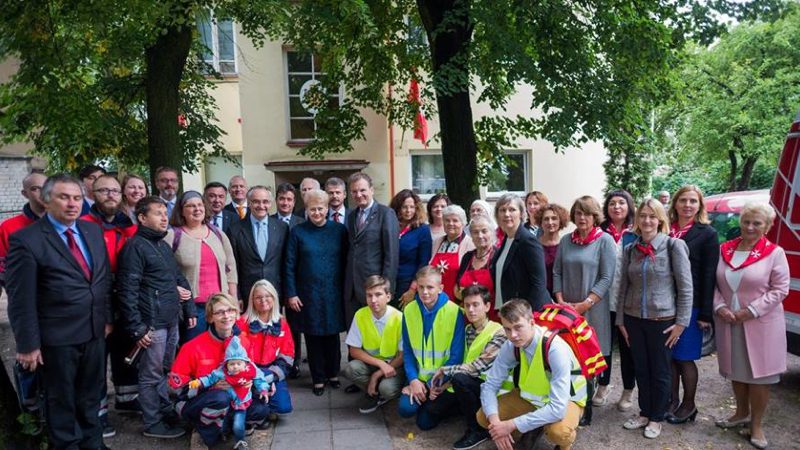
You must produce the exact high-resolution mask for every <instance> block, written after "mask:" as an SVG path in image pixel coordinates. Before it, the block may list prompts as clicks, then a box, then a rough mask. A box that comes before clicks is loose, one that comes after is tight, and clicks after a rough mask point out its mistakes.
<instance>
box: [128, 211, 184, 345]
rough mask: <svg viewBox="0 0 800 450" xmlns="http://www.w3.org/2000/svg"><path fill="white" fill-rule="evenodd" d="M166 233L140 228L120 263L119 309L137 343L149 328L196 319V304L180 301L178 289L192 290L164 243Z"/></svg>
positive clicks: (168, 325) (130, 334) (129, 332)
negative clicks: (182, 319)
mask: <svg viewBox="0 0 800 450" xmlns="http://www.w3.org/2000/svg"><path fill="white" fill-rule="evenodd" d="M165 235H166V233H161V232H158V231H156V230H153V229H152V228H147V227H145V226H141V225H140V226H139V229H138V230H137V231H136V234H135V235H133V237H132V238H131V239H129V240H128V242H127V243H125V246H124V247H122V251H121V252H120V254H119V259H118V260H117V298H118V302H119V304H118V305H117V307H118V308H119V312H120V319H121V321H122V324H123V327H124V328H125V331H126V332H127V334H128V335H129V336H130V337H131V338H133V339H134V340H138V339H139V338H141V337H142V336H144V335H145V333H147V330H148V328H149V327H151V326H152V327H153V328H154V329H156V330H158V329H162V328H167V327H170V326H173V325H175V324H176V323H177V321H178V317H179V315H180V312H181V309H183V317H184V318H191V317H197V313H196V311H195V307H194V302H192V301H185V302H181V301H180V297H179V296H178V289H177V286H180V287H182V288H185V289H191V287H190V286H189V282H188V281H187V280H186V277H184V276H183V273H181V271H180V269H179V268H178V263H177V262H176V261H175V256H173V254H172V249H171V248H170V247H169V245H167V243H166V242H164V241H163V238H164V236H165Z"/></svg>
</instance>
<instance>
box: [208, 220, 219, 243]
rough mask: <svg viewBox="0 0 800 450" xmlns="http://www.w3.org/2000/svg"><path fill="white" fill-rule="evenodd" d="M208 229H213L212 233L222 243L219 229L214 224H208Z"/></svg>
mask: <svg viewBox="0 0 800 450" xmlns="http://www.w3.org/2000/svg"><path fill="white" fill-rule="evenodd" d="M208 228H211V231H212V232H213V233H214V235H215V236H217V239H219V242H220V243H222V233H221V232H220V230H219V228H217V227H216V226H215V225H214V224H208Z"/></svg>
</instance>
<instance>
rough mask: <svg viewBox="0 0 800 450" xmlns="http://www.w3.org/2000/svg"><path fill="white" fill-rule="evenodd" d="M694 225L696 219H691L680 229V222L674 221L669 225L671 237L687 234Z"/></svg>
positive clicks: (681, 236)
mask: <svg viewBox="0 0 800 450" xmlns="http://www.w3.org/2000/svg"><path fill="white" fill-rule="evenodd" d="M693 225H694V220H691V221H689V223H687V224H686V225H685V226H684V227H683V228H680V229H678V222H672V225H670V226H669V237H673V238H675V239H681V238H683V237H684V236H686V233H688V232H689V230H690V229H691V228H692V226H693Z"/></svg>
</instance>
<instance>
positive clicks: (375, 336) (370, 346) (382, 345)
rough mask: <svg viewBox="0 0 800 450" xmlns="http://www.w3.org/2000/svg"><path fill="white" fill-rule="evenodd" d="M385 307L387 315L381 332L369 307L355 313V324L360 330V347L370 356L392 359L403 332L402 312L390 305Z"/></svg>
mask: <svg viewBox="0 0 800 450" xmlns="http://www.w3.org/2000/svg"><path fill="white" fill-rule="evenodd" d="M386 308H387V310H386V314H387V316H388V317H387V319H386V325H385V326H384V328H383V333H378V328H377V327H376V326H375V322H373V321H372V310H370V309H369V307H367V306H365V307H363V308H361V309H359V310H358V311H356V315H355V321H356V326H357V327H358V330H359V331H360V332H361V348H362V349H363V350H364V351H365V352H367V353H369V354H370V355H371V356H374V357H376V358H379V359H383V360H388V359H392V358H394V357H395V355H397V346H398V343H399V342H400V339H402V334H403V328H402V324H403V313H401V312H400V311H398V310H397V309H395V308H393V307H391V306H387V307H386Z"/></svg>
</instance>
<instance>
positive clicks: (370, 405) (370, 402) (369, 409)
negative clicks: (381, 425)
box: [358, 396, 389, 414]
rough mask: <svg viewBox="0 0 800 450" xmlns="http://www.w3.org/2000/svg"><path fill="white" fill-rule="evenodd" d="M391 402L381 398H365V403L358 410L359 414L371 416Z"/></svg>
mask: <svg viewBox="0 0 800 450" xmlns="http://www.w3.org/2000/svg"><path fill="white" fill-rule="evenodd" d="M388 402H389V400H384V399H383V398H381V397H380V396H377V397H370V396H367V397H365V400H364V403H362V404H361V406H360V407H359V408H358V412H360V413H361V414H370V413H373V412H375V411H377V410H378V408H380V407H381V406H383V405H385V404H386V403H388Z"/></svg>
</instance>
